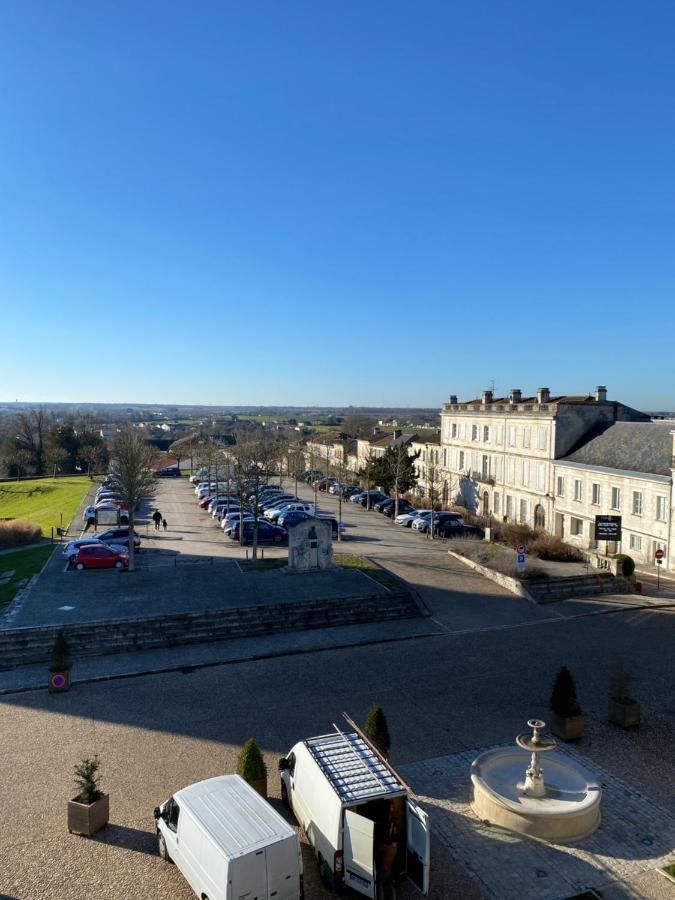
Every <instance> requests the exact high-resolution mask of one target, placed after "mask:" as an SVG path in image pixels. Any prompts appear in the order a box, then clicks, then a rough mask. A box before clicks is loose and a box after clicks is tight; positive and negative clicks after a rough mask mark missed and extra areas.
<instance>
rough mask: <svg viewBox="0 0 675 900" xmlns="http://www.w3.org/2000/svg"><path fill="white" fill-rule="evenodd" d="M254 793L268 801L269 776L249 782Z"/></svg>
mask: <svg viewBox="0 0 675 900" xmlns="http://www.w3.org/2000/svg"><path fill="white" fill-rule="evenodd" d="M248 783H249V784H250V785H251V787H252V788H253V790H254V791H257V792H258V793H259V794H260V796H261V797H264V798H265V800H267V776H265V778H253V779H251V780H250V781H249V782H248Z"/></svg>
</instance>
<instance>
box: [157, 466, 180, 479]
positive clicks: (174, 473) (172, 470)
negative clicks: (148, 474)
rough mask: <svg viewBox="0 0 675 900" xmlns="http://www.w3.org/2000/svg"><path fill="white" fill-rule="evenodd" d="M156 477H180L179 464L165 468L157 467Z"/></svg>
mask: <svg viewBox="0 0 675 900" xmlns="http://www.w3.org/2000/svg"><path fill="white" fill-rule="evenodd" d="M155 478H180V469H179V468H178V466H166V468H164V469H157V471H156V472H155Z"/></svg>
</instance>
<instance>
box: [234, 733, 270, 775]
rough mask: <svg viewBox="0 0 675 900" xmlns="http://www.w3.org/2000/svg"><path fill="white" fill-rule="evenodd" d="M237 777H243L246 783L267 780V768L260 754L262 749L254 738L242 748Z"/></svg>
mask: <svg viewBox="0 0 675 900" xmlns="http://www.w3.org/2000/svg"><path fill="white" fill-rule="evenodd" d="M237 775H241V777H242V778H243V779H244V781H248V782H251V781H261V780H262V779H263V778H267V766H266V765H265V760H264V759H263V755H262V753H261V752H260V747H258V745H257V744H256V742H255V741H254V740H253V738H249V739H248V740H247V741H246V743H245V744H244V746H243V747H242V748H241V752H240V754H239V759H238V760H237Z"/></svg>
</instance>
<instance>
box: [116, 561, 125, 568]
mask: <svg viewBox="0 0 675 900" xmlns="http://www.w3.org/2000/svg"><path fill="white" fill-rule="evenodd" d="M115 568H116V569H123V568H124V563H123V562H122V560H121V559H118V560H116V561H115Z"/></svg>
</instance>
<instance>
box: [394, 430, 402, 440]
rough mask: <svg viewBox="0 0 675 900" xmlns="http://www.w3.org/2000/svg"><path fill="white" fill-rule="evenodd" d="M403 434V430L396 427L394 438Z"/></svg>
mask: <svg viewBox="0 0 675 900" xmlns="http://www.w3.org/2000/svg"><path fill="white" fill-rule="evenodd" d="M402 434H403V432H402V431H401V429H400V428H394V440H396V438H400V437H401V435H402Z"/></svg>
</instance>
